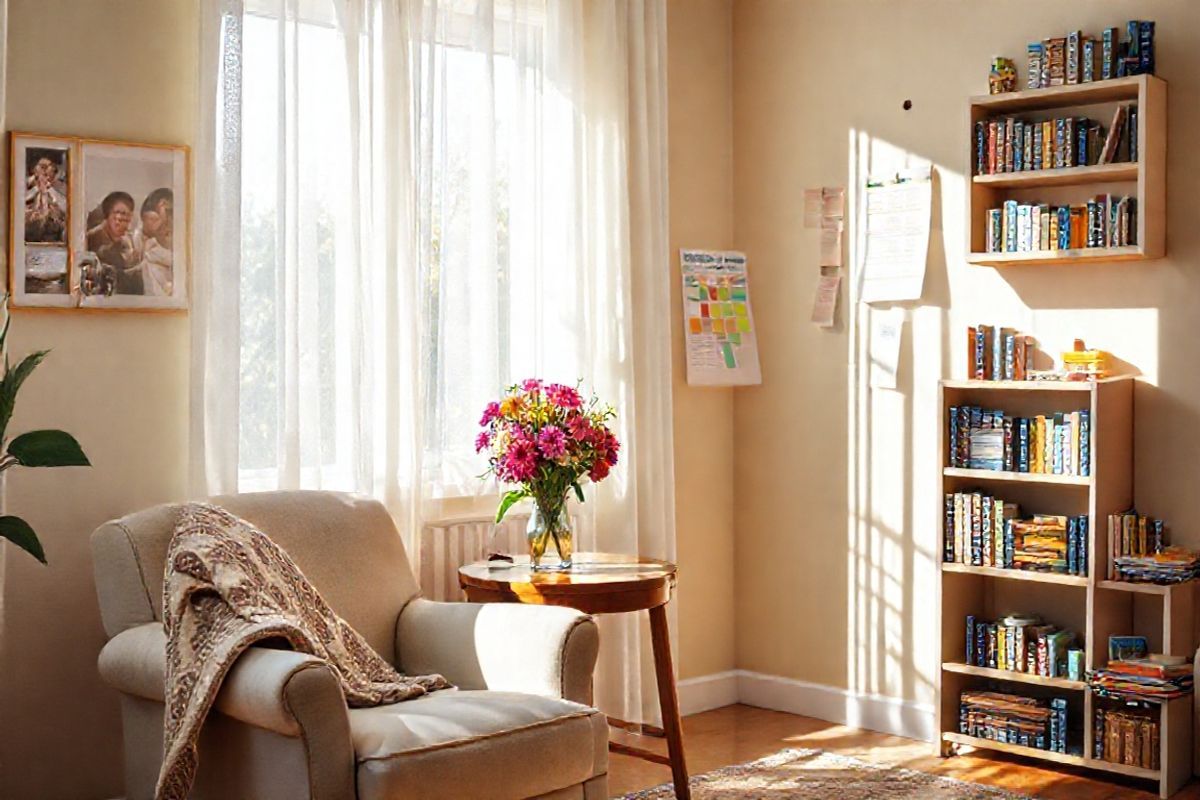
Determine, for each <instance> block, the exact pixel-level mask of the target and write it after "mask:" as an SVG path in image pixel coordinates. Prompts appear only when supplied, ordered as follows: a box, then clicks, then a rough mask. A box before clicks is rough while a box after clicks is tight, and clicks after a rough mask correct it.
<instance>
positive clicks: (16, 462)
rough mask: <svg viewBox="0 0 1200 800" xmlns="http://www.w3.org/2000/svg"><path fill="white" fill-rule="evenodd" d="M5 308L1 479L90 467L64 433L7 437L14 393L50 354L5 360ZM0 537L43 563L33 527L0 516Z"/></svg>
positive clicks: (0, 335) (0, 333) (7, 320)
mask: <svg viewBox="0 0 1200 800" xmlns="http://www.w3.org/2000/svg"><path fill="white" fill-rule="evenodd" d="M0 305H2V306H3V308H4V327H3V328H2V329H0V353H3V354H4V376H3V378H0V449H2V450H3V455H0V478H2V476H3V474H4V473H5V472H7V471H8V470H9V469H12V468H13V467H17V466H21V467H89V466H91V462H89V461H88V458H87V456H85V455H84V454H83V448H81V447H80V446H79V442H77V441H75V437H74V436H72V435H71V434H69V433H67V432H65V431H59V430H41V431H26V432H25V433H22V434H21V435H19V436H16V437H14V438H13V439H11V440H10V439H9V438H8V423H9V420H11V419H12V414H13V408H14V407H15V406H16V403H17V392H18V391H20V389H21V385H22V384H24V383H25V380H26V379H27V378H28V377H29V376H30V374H31V373H32V372H33V371H34V370H35V369H36V368H37V366H38V364H41V363H42V360H43V359H44V358H45V357H46V355H47V354H48V353H49V352H50V351H49V350H38V351H36V352H33V353H30V354H29V355H27V356H25V357H24V358H23V359H21V360H20V361H19V362H18V363H17V365H16V366H13V365H12V364H11V363H9V360H8V329H9V325H10V324H11V323H12V316H11V315H10V314H9V313H8V295H4V297H3V299H2V300H0ZM0 538H4V539H8V540H9V541H10V542H12V543H13V544H15V545H16V546H17V547H20V548H21V549H22V550H24V551H26V552H27V553H29V554H30V555H31V556H33V557H34V558H36V559H37V560H38V561H41V562H42V563H43V564H45V563H46V553H45V550H43V548H42V543H41V541H40V540H39V539H38V537H37V534H36V533H34V530H33V527H32V526H30V524H29V523H28V522H26V521H25V520H23V519H21V518H20V517H16V516H13V515H11V514H4V515H0Z"/></svg>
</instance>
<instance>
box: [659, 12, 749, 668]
mask: <svg viewBox="0 0 1200 800" xmlns="http://www.w3.org/2000/svg"><path fill="white" fill-rule="evenodd" d="M731 23H732V0H669V2H668V3H667V35H668V41H667V49H668V65H667V69H668V77H667V81H668V95H667V97H668V105H669V106H670V109H669V111H670V119H669V128H668V138H669V142H670V156H669V159H670V160H669V171H670V181H671V187H670V188H671V196H670V202H671V258H672V264H671V324H672V328H671V330H672V334H671V344H672V353H673V358H672V360H673V362H674V368H675V380H674V387H673V390H674V393H675V396H674V400H675V430H674V434H675V529H676V532H677V536H676V538H677V542H678V559H679V649H680V654H679V670H680V674H681V675H682V677H684V678H688V677H695V676H700V675H709V674H712V673H715V672H724V671H726V670H730V669H733V668H734V666H735V663H734V633H733V631H734V625H733V614H734V597H733V565H734V561H733V390H732V389H713V388H692V387H689V386H688V385H687V380H686V374H685V369H684V358H683V301H682V299H681V298H680V292H681V286H680V276H679V260H678V254H679V248H681V247H692V248H705V249H714V250H718V249H726V248H732V247H733V244H734V241H733V126H732V122H731V120H730V114H729V112H730V111H731V107H732V95H731V90H732V78H733V72H732V67H733V63H732V58H731V52H730V45H731V44H732V41H731V36H730V25H731Z"/></svg>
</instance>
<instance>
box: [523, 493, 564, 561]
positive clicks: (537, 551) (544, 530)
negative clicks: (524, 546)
mask: <svg viewBox="0 0 1200 800" xmlns="http://www.w3.org/2000/svg"><path fill="white" fill-rule="evenodd" d="M525 536H526V538H527V539H528V540H529V564H530V566H531V567H532V568H533V569H534V571H536V572H561V571H564V570H568V569H570V568H571V554H572V552H573V550H572V543H573V542H572V531H571V517H570V516H569V515H568V514H567V503H566V501H565V500H563V501H562V502H560V503H559V504H558V505H557V507H555V508H543V507H542V504H541V503H537V502H535V503H534V504H533V513H532V514H530V515H529V525H528V527H526V528H525Z"/></svg>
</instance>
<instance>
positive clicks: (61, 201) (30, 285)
mask: <svg viewBox="0 0 1200 800" xmlns="http://www.w3.org/2000/svg"><path fill="white" fill-rule="evenodd" d="M76 154H77V151H76V148H75V140H74V139H72V138H70V137H64V136H42V135H38V134H27V133H14V134H12V138H11V146H10V148H9V176H10V180H9V182H10V187H9V198H8V211H9V225H8V287H9V294H10V295H11V300H12V305H13V306H14V307H26V308H70V307H72V306H74V305H75V304H76V303H75V300H74V298H72V296H71V262H72V253H71V223H72V219H71V210H72V207H73V203H72V202H71V194H72V192H73V191H74V189H75V174H74V167H75V158H76Z"/></svg>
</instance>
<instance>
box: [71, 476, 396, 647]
mask: <svg viewBox="0 0 1200 800" xmlns="http://www.w3.org/2000/svg"><path fill="white" fill-rule="evenodd" d="M212 502H213V503H214V504H215V505H219V506H221V507H223V508H226V509H228V510H229V511H230V513H233V514H236V515H237V516H239V517H241V518H242V519H244V520H246V521H247V522H249V523H251V524H252V525H254V526H255V527H257V528H258V529H259V530H261V531H262V532H263V533H265V534H266V535H267V536H269V537H270V538H271V540H272V541H274V542H275V543H276V544H278V545H279V546H280V547H282V548H283V549H284V551H286V552H287V554H288V555H289V556H291V558H292V560H293V561H295V562H296V565H297V566H298V567H300V570H301V571H302V572H303V573H304V574H305V576H307V577H308V579H309V580H310V581H312V584H313V586H315V587H316V589H317V591H319V592H320V593H321V595H322V596H323V597H324V598H325V600H326V601H327V602H328V603H329V605H330V606H332V607H333V610H334V611H335V612H337V614H338V615H339V616H341V617H342V618H343V619H344V620H346V621H347V622H348V623H350V625H351V626H352V627H353V628H354V629H355V630H357V631H358V632H359V633H361V634H362V635H363V636H364V637H365V638H366V640H367V641H368V642H369V643H370V645H371V647H373V648H374V649H375V651H376V652H377V653H379V654H380V655H381V656H383V657H384V658H385V659H387V660H388V661H389V662H390V661H394V658H395V655H394V654H395V638H396V618H397V617H398V616H399V614H400V611H401V610H402V609H403V608H404V606H405V604H406V603H408V601H409V600H410V599H412V597H413V596H414V595H415V594H417V582H416V579H415V578H414V577H413V572H412V569H411V567H410V566H409V563H408V557H407V555H406V554H405V552H404V544H403V542H402V541H401V539H400V534H399V532H398V531H397V530H396V526H395V525H394V524H393V523H392V518H391V516H390V515H389V514H388V513H387V511H386V510H385V509H384V507H383V506H382V505H381V504H380V503H379V502H377V501H375V500H371V499H368V498H364V497H357V496H354V495H348V494H340V493H336V492H312V491H307V492H262V493H254V494H242V495H228V496H224V497H214V498H213V499H212ZM180 508H181V506H180V505H178V504H171V505H162V506H156V507H154V508H150V509H147V510H145V511H139V512H137V513H135V514H130V515H129V516H126V517H122V518H121V519H117V520H113V521H112V522H106V523H105V524H103V525H101V526H100V527H99V528H97V529H96V532H95V533H94V534H92V554H93V558H94V562H95V570H96V591H97V593H98V595H99V597H100V616H101V618H102V619H103V621H104V629H105V631H106V632H107V633H108V635H109V636H110V637H112V636H116V635H117V634H118V633H120V632H121V631H123V630H126V629H128V628H132V627H134V626H137V625H142V624H145V623H147V622H154V621H161V620H162V591H163V567H164V562H165V561H166V556H167V547H168V545H169V544H170V542H171V534H172V533H173V532H174V530H175V522H176V520H177V519H178V516H179V511H180Z"/></svg>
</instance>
